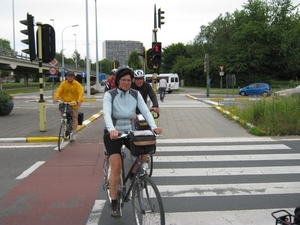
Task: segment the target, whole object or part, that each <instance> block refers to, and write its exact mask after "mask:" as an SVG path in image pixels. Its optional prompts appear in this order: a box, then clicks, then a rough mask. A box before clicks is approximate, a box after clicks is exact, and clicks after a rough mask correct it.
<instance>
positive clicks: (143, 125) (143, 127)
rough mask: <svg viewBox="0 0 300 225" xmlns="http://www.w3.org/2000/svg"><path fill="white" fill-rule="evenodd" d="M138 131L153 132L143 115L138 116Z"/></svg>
mask: <svg viewBox="0 0 300 225" xmlns="http://www.w3.org/2000/svg"><path fill="white" fill-rule="evenodd" d="M135 129H136V130H151V128H150V126H149V124H148V122H147V120H145V118H144V116H143V115H142V114H138V115H137V116H136V127H135Z"/></svg>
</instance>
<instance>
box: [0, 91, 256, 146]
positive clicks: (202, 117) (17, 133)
mask: <svg viewBox="0 0 300 225" xmlns="http://www.w3.org/2000/svg"><path fill="white" fill-rule="evenodd" d="M187 94H188V95H187ZM194 96H197V97H194ZM102 98H103V93H100V94H97V96H95V99H93V100H92V101H85V102H83V104H82V106H81V108H80V111H81V112H83V113H84V116H85V118H84V119H85V121H84V124H83V125H82V126H79V128H80V129H84V128H85V127H86V126H90V125H91V124H92V122H93V121H95V120H99V119H97V118H99V117H100V118H101V115H102V112H101V110H102ZM199 99H200V100H199ZM202 100H203V101H209V100H210V98H208V97H206V96H204V94H203V93H200V92H195V91H194V90H192V89H191V90H187V91H186V92H183V93H172V94H167V96H166V99H165V102H163V103H161V102H160V118H159V126H160V127H162V129H163V136H162V137H160V139H161V138H162V139H173V138H214V137H224V138H225V137H253V135H251V134H249V133H247V131H245V129H244V128H242V127H241V126H239V125H238V124H236V123H234V122H233V121H231V120H228V119H226V118H224V116H223V115H222V114H221V113H220V112H218V111H217V110H216V109H213V108H212V107H209V106H208V105H207V104H204V105H205V106H206V107H203V106H198V105H203V103H199V102H198V101H202ZM195 101H196V102H197V103H196V102H195ZM23 102H25V100H23ZM181 102H182V104H180V106H181V107H178V103H181ZM38 104H39V103H38V102H34V101H27V102H26V104H22V100H19V99H16V100H15V107H14V109H13V111H12V112H11V114H10V115H9V116H2V117H0V142H39V141H42V142H49V141H56V140H57V135H58V130H59V125H60V115H59V111H58V104H56V105H54V104H52V101H47V102H46V104H45V107H46V131H43V132H41V131H40V126H39V123H40V122H39V109H38ZM195 104H196V105H197V107H194V105H195ZM190 106H191V107H190ZM102 125H103V123H102ZM78 134H79V135H80V131H79V133H78Z"/></svg>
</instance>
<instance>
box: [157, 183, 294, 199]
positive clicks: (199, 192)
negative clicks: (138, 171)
mask: <svg viewBox="0 0 300 225" xmlns="http://www.w3.org/2000/svg"><path fill="white" fill-rule="evenodd" d="M158 189H159V192H160V194H161V196H162V197H204V196H205V197H207V196H237V195H245V196H246V195H271V194H298V193H299V192H300V182H282V183H281V182H276V183H242V184H210V185H208V184H203V185H160V186H158Z"/></svg>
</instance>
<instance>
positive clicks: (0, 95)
mask: <svg viewBox="0 0 300 225" xmlns="http://www.w3.org/2000/svg"><path fill="white" fill-rule="evenodd" d="M11 99H13V97H12V96H11V95H10V94H8V93H6V92H4V91H2V90H0V109H2V108H4V107H5V106H6V104H7V102H8V101H9V100H11Z"/></svg>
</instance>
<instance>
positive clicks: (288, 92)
mask: <svg viewBox="0 0 300 225" xmlns="http://www.w3.org/2000/svg"><path fill="white" fill-rule="evenodd" d="M296 93H300V85H298V86H297V87H295V88H289V89H284V90H281V91H276V92H275V93H274V96H291V95H292V94H296Z"/></svg>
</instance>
